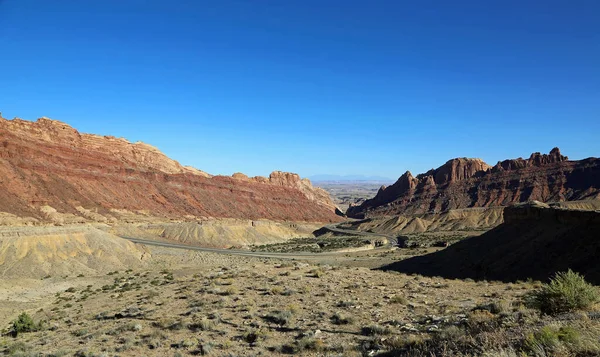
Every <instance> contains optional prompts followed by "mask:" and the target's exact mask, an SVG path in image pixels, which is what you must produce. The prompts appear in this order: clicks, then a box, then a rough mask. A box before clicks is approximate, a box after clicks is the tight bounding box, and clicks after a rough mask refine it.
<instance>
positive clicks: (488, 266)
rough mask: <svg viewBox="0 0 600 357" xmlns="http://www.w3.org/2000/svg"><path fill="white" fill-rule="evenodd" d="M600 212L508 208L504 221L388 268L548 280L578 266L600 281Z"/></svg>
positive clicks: (540, 205)
mask: <svg viewBox="0 0 600 357" xmlns="http://www.w3.org/2000/svg"><path fill="white" fill-rule="evenodd" d="M599 233H600V211H580V210H569V209H563V208H558V207H552V206H549V205H547V204H544V203H540V202H531V203H525V204H519V205H514V206H509V207H505V208H504V223H502V224H501V225H499V226H498V227H496V228H494V229H492V230H490V231H488V232H486V233H484V234H482V235H481V236H477V237H472V238H468V239H465V240H463V241H461V242H458V243H456V244H453V245H451V246H449V247H448V248H446V249H444V250H441V251H439V252H436V253H431V254H428V255H425V256H420V257H414V258H410V259H406V260H403V261H400V262H397V263H394V264H392V265H389V266H387V267H385V268H384V269H386V270H396V271H400V272H404V273H416V274H422V275H429V276H443V277H446V278H460V279H465V278H472V279H487V280H502V281H515V280H525V279H527V278H532V279H536V280H546V279H548V278H549V277H551V276H552V275H554V273H556V272H558V271H566V270H567V269H573V270H574V271H577V272H580V273H582V274H583V275H585V276H586V278H587V279H588V280H589V281H591V282H593V283H595V284H600V266H599V265H598V263H597V262H598V254H599V253H600V239H598V237H599V235H598V234H599Z"/></svg>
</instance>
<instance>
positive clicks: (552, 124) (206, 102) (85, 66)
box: [0, 0, 600, 178]
mask: <svg viewBox="0 0 600 357" xmlns="http://www.w3.org/2000/svg"><path fill="white" fill-rule="evenodd" d="M0 50H1V55H0V111H2V113H3V116H4V117H8V118H12V117H14V116H18V117H21V118H24V119H29V120H34V119H36V118H38V117H41V116H48V117H51V118H53V119H57V120H61V121H64V122H66V123H68V124H70V125H72V126H73V127H75V128H77V129H78V130H80V131H81V132H89V133H97V134H104V135H115V136H118V137H125V138H128V139H129V140H131V141H138V140H141V141H144V142H147V143H150V144H152V145H154V146H157V147H158V148H159V149H161V150H162V151H163V152H165V153H166V154H167V155H169V156H170V157H172V158H174V159H176V160H178V161H180V162H181V163H182V164H185V165H192V166H195V167H197V168H199V169H202V170H204V171H207V172H210V173H213V174H231V173H233V172H237V171H241V172H244V173H247V174H249V175H266V174H268V173H269V172H271V171H272V170H285V171H293V172H298V173H300V174H301V175H302V176H310V175H315V174H323V173H327V174H340V175H345V174H364V175H379V176H386V177H391V178H397V177H398V176H399V175H401V174H402V173H403V172H404V171H406V170H410V171H412V172H413V173H415V174H416V173H420V172H423V171H426V170H427V169H429V168H432V167H437V166H439V165H441V164H443V163H444V162H445V161H447V160H448V159H450V158H452V157H464V156H466V157H480V158H482V159H484V160H485V161H487V162H488V163H490V164H494V163H495V162H497V161H498V160H501V159H505V158H514V157H519V156H528V155H529V154H530V153H531V152H533V151H542V152H548V151H550V149H551V148H552V147H554V146H559V147H560V148H561V150H562V151H563V154H565V155H568V156H569V157H571V158H573V159H580V158H584V157H589V156H600V141H599V140H598V137H599V135H598V134H599V133H600V2H598V1H595V0H593V1H584V0H575V1H555V0H548V1H527V0H524V1H512V0H508V1H494V0H490V1H480V0H473V1H460V0H458V1H445V0H440V1H427V0H424V1H376V0H375V1H351V0H345V1H327V0H320V1H316V0H304V1H292V0H286V1H283V0H281V1H279V0H268V1H263V0H255V1H239V0H237V1H233V0H220V1H200V0H197V1H192V0H189V1H187V0H169V1H156V0H155V1H152V0H146V1H141V0H104V1H80V0H57V1H45V0H38V1H34V0H0Z"/></svg>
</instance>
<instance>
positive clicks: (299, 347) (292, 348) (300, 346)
mask: <svg viewBox="0 0 600 357" xmlns="http://www.w3.org/2000/svg"><path fill="white" fill-rule="evenodd" d="M325 349H326V346H325V344H324V343H323V341H322V340H320V339H318V338H314V337H302V338H300V339H298V340H296V341H294V342H293V343H290V344H285V345H283V346H281V348H280V352H282V353H286V354H299V353H301V352H303V351H313V352H321V351H324V350H325Z"/></svg>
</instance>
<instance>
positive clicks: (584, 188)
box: [347, 148, 600, 218]
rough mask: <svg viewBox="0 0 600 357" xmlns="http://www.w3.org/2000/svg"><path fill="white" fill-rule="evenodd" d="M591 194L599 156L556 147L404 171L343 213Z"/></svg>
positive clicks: (599, 176) (597, 191) (599, 173)
mask: <svg viewBox="0 0 600 357" xmlns="http://www.w3.org/2000/svg"><path fill="white" fill-rule="evenodd" d="M590 198H600V159H597V158H588V159H585V160H580V161H569V160H568V158H567V157H566V156H563V155H561V153H560V150H559V149H558V148H554V149H552V151H550V154H547V155H546V154H540V153H539V152H538V153H533V154H531V156H530V157H529V159H527V160H525V159H522V158H518V159H514V160H505V161H501V162H498V163H497V164H496V165H495V166H493V167H492V166H489V165H487V164H486V163H485V162H483V161H481V160H480V159H467V158H461V159H453V160H450V161H448V162H446V163H445V164H444V165H442V166H441V167H439V168H437V169H435V170H433V169H432V170H430V171H428V172H426V173H424V174H421V175H418V176H417V177H413V176H412V175H411V173H410V172H407V173H405V174H404V175H402V176H401V177H400V178H399V179H398V181H397V182H396V183H394V184H393V185H391V186H389V187H382V189H381V190H379V192H378V193H377V195H376V196H375V197H374V198H372V199H370V200H367V201H365V202H364V203H362V204H361V205H360V206H353V207H350V208H349V209H348V212H347V214H348V216H350V217H355V218H363V217H372V216H382V215H395V214H420V213H427V212H443V211H446V210H449V209H457V208H468V207H491V206H506V205H509V204H512V203H517V202H525V201H529V200H537V201H541V202H551V201H570V200H580V199H590Z"/></svg>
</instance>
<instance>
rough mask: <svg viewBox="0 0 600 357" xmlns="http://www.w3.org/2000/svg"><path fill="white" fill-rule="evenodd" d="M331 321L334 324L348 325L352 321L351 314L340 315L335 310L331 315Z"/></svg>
mask: <svg viewBox="0 0 600 357" xmlns="http://www.w3.org/2000/svg"><path fill="white" fill-rule="evenodd" d="M331 322H332V323H333V324H335V325H348V324H352V323H354V319H353V318H352V316H347V315H342V314H340V313H339V312H336V313H335V314H333V316H331Z"/></svg>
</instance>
